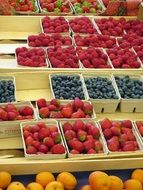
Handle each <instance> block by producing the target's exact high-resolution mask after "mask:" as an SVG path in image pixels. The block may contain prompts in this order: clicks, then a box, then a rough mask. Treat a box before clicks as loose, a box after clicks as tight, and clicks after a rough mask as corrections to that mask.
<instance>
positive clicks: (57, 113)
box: [49, 111, 63, 118]
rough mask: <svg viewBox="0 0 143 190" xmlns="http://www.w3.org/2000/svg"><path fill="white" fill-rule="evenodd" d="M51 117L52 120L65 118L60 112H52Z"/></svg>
mask: <svg viewBox="0 0 143 190" xmlns="http://www.w3.org/2000/svg"><path fill="white" fill-rule="evenodd" d="M49 117H50V118H63V115H62V113H61V112H60V111H58V112H55V111H51V112H50V116H49Z"/></svg>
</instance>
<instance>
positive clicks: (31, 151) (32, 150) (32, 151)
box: [26, 146, 37, 154]
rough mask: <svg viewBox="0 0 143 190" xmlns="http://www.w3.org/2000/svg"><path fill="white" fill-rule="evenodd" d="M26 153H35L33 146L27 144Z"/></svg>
mask: <svg viewBox="0 0 143 190" xmlns="http://www.w3.org/2000/svg"><path fill="white" fill-rule="evenodd" d="M26 153H27V154H36V153H37V149H36V148H35V147H34V146H28V147H27V148H26Z"/></svg>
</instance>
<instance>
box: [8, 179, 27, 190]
mask: <svg viewBox="0 0 143 190" xmlns="http://www.w3.org/2000/svg"><path fill="white" fill-rule="evenodd" d="M7 190H26V188H25V186H24V185H23V184H22V183H21V182H19V181H13V182H12V183H10V184H9V186H8V188H7Z"/></svg>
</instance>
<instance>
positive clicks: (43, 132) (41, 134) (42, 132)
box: [39, 128, 50, 140]
mask: <svg viewBox="0 0 143 190" xmlns="http://www.w3.org/2000/svg"><path fill="white" fill-rule="evenodd" d="M49 135H50V130H49V128H41V129H40V131H39V138H40V139H41V140H43V139H44V138H45V137H49Z"/></svg>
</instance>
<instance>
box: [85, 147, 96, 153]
mask: <svg viewBox="0 0 143 190" xmlns="http://www.w3.org/2000/svg"><path fill="white" fill-rule="evenodd" d="M87 154H96V150H94V149H93V148H91V149H90V150H88V152H87Z"/></svg>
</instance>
